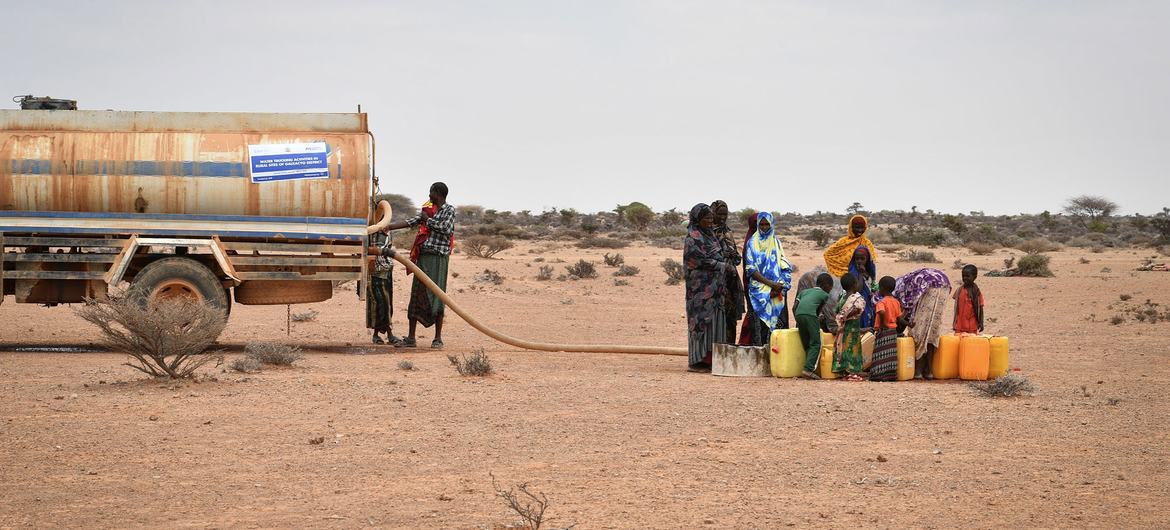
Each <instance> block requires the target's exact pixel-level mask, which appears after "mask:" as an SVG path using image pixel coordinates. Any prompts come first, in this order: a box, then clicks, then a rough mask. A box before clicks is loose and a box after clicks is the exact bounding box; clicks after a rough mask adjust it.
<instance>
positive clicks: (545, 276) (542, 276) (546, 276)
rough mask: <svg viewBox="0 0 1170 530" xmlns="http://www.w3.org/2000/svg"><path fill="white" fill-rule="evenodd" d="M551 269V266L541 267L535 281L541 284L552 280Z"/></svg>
mask: <svg viewBox="0 0 1170 530" xmlns="http://www.w3.org/2000/svg"><path fill="white" fill-rule="evenodd" d="M552 273H553V268H552V265H541V266H540V272H538V273H536V279H537V280H540V281H542V282H544V281H548V280H551V279H552Z"/></svg>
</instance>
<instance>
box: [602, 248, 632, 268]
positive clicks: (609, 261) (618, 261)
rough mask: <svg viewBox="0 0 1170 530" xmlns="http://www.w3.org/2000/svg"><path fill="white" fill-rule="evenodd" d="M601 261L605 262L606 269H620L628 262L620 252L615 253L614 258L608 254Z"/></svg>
mask: <svg viewBox="0 0 1170 530" xmlns="http://www.w3.org/2000/svg"><path fill="white" fill-rule="evenodd" d="M601 260H602V261H603V262H605V266H606V267H620V266H622V264H623V263H625V262H626V258H625V256H622V254H621V253H620V252H617V253H614V255H612V256H610V255H609V253H608V252H606V253H605V256H604V257H602V258H601Z"/></svg>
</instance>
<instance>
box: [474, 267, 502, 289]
mask: <svg viewBox="0 0 1170 530" xmlns="http://www.w3.org/2000/svg"><path fill="white" fill-rule="evenodd" d="M475 283H490V284H492V285H500V284H501V283H504V277H503V276H500V273H499V272H496V271H494V270H491V269H484V270H483V272H481V273H479V274H476V275H475Z"/></svg>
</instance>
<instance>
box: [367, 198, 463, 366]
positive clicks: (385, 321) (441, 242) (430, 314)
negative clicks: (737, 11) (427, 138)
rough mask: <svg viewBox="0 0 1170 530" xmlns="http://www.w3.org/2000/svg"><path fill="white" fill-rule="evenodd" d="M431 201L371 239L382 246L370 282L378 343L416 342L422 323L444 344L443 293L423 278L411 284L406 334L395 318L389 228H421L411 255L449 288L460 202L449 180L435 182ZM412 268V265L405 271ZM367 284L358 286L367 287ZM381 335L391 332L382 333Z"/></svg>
mask: <svg viewBox="0 0 1170 530" xmlns="http://www.w3.org/2000/svg"><path fill="white" fill-rule="evenodd" d="M429 199H430V200H429V201H427V202H426V203H424V204H423V205H422V208H421V210H420V211H419V214H418V215H416V216H414V217H411V218H410V219H407V220H405V221H400V222H397V223H391V224H390V225H388V226H387V227H386V228H385V229H383V230H382V231H381V232H376V233H374V234H373V235H371V236H370V241H369V243H370V245H371V246H372V247H374V248H380V249H381V252H380V254H379V255H378V256H377V257H376V258H375V259H374V264H373V270H372V271H370V282H369V284H368V285H365V286H364V288H365V289H366V328H368V329H371V330H373V338H372V341H373V343H374V344H391V345H393V346H395V347H407V348H413V347H415V346H417V345H418V343H417V340H416V338H415V332H416V331H417V329H418V325H419V324H421V325H422V326H423V327H424V328H429V327H431V326H434V327H435V338H434V340H432V341H431V347H432V348H435V349H440V348H442V347H443V315H444V313H445V307H444V304H443V301H442V299H440V298H439V297H438V296H436V295H435V294H434V293H432V292H431V291H430V289H427V287H426V285H423V283H422V282H421V281H419V279H418V278H415V279H414V282H412V283H411V286H410V302H409V304H408V305H407V308H406V317H407V321H408V325H409V329H408V333H409V335H407V336H406V337H402V338H399V337H396V336H394V331H393V328H392V327H391V323H390V319H391V317H393V316H394V308H393V306H392V305H391V301H392V300H393V296H394V284H393V273H394V261H393V259H392V257H393V255H394V252H395V249H394V248H393V247H392V246H391V238H390V232H391V231H393V230H401V229H404V228H415V227H417V228H418V234H417V235H416V236H415V238H414V243H413V244H412V245H411V247H410V261H412V262H414V264H415V265H417V266H418V268H419V269H420V270H422V271H423V272H424V273H426V275H427V276H428V277H430V279H431V280H432V281H434V282H435V284H436V285H438V286H439V288H440V289H441V290H443V291H446V290H447V267H448V265H449V264H450V261H451V248H452V245H454V243H455V207H454V206H451V205H450V204H449V203H448V202H447V185H446V184H444V183H442V182H436V183H434V184H432V185H431V188H430V197H429ZM406 273H407V274H410V271H409V270H408V271H406ZM362 288H363V286H360V285H359V286H358V289H362ZM382 335H385V336H386V337H385V338H384V339H383V338H382Z"/></svg>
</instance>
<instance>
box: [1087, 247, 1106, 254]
mask: <svg viewBox="0 0 1170 530" xmlns="http://www.w3.org/2000/svg"><path fill="white" fill-rule="evenodd" d="M1089 251H1090V252H1092V253H1093V254H1100V253H1102V252H1105V247H1103V246H1101V245H1093V246H1092V248H1090V249H1089Z"/></svg>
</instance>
